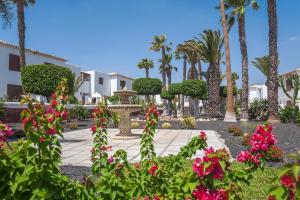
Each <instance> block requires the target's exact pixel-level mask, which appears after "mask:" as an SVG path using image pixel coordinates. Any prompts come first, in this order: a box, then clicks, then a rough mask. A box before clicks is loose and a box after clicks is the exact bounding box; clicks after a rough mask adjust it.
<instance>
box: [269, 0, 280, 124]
mask: <svg viewBox="0 0 300 200" xmlns="http://www.w3.org/2000/svg"><path fill="white" fill-rule="evenodd" d="M268 19H269V56H270V71H269V77H268V81H269V82H268V107H269V113H270V114H269V119H268V121H269V122H272V123H277V122H280V120H279V116H278V81H277V76H278V51H277V32H278V29H277V8H276V0H268Z"/></svg>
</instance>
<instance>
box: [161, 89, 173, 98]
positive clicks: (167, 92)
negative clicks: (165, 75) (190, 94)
mask: <svg viewBox="0 0 300 200" xmlns="http://www.w3.org/2000/svg"><path fill="white" fill-rule="evenodd" d="M174 97H175V96H174V95H172V94H170V92H169V90H164V91H162V92H161V93H160V98H162V99H174Z"/></svg>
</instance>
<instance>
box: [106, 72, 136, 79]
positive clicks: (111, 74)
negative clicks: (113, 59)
mask: <svg viewBox="0 0 300 200" xmlns="http://www.w3.org/2000/svg"><path fill="white" fill-rule="evenodd" d="M109 75H110V76H122V77H124V78H127V79H130V80H134V78H131V77H129V76H124V75H121V74H118V73H115V72H113V73H109Z"/></svg>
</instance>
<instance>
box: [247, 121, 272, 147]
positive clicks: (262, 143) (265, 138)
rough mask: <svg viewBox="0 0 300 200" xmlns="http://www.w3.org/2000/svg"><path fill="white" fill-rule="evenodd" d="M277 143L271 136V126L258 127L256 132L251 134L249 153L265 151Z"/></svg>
mask: <svg viewBox="0 0 300 200" xmlns="http://www.w3.org/2000/svg"><path fill="white" fill-rule="evenodd" d="M276 143H277V141H276V139H275V137H274V135H273V134H272V127H271V126H266V127H263V126H258V127H257V129H256V131H255V132H254V133H253V134H252V136H251V139H250V144H251V149H250V151H251V152H258V151H266V150H268V148H269V147H270V146H272V145H274V144H276Z"/></svg>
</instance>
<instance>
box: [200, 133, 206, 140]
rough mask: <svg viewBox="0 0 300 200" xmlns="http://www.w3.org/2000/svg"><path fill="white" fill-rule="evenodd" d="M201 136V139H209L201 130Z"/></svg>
mask: <svg viewBox="0 0 300 200" xmlns="http://www.w3.org/2000/svg"><path fill="white" fill-rule="evenodd" d="M199 137H200V139H202V140H206V139H207V137H206V134H205V132H204V131H201V132H200V135H199Z"/></svg>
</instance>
